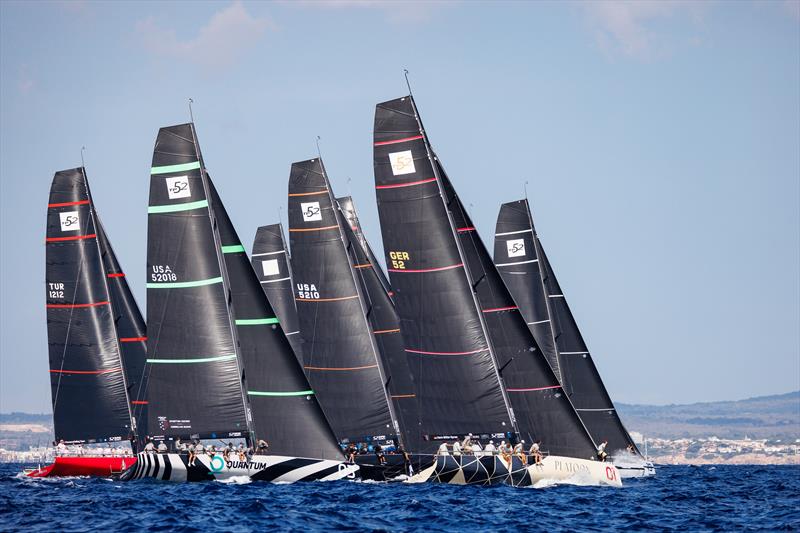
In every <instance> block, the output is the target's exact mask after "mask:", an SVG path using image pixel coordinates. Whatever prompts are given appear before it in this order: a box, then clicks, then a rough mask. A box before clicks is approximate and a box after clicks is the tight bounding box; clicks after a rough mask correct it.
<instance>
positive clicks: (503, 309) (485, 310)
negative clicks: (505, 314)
mask: <svg viewBox="0 0 800 533" xmlns="http://www.w3.org/2000/svg"><path fill="white" fill-rule="evenodd" d="M515 309H519V307H517V306H516V305H511V306H509V307H495V308H493V309H484V310H483V312H484V313H496V312H497V311H514V310H515Z"/></svg>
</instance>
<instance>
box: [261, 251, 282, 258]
mask: <svg viewBox="0 0 800 533" xmlns="http://www.w3.org/2000/svg"><path fill="white" fill-rule="evenodd" d="M285 253H286V250H278V251H277V252H264V253H260V254H253V257H261V256H262V255H276V254H285Z"/></svg>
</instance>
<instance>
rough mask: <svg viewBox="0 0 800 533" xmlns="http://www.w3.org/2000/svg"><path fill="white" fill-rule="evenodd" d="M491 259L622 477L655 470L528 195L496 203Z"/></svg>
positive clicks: (595, 437) (575, 404)
mask: <svg viewBox="0 0 800 533" xmlns="http://www.w3.org/2000/svg"><path fill="white" fill-rule="evenodd" d="M494 261H495V264H496V266H497V269H498V270H499V272H500V275H501V276H502V277H503V280H504V281H505V283H506V286H507V287H508V289H509V291H510V292H511V295H512V296H513V298H514V301H515V302H516V305H517V306H518V307H519V310H520V312H521V313H522V316H523V317H524V319H525V321H526V323H527V325H528V327H529V328H530V331H531V333H532V334H533V335H534V337H535V338H536V341H537V342H538V344H539V346H540V347H541V348H542V351H543V352H544V355H545V357H546V358H547V360H548V362H549V363H550V366H551V367H552V369H553V371H554V373H555V374H556V376H557V377H558V379H559V382H560V383H561V384H562V385H563V387H564V391H565V392H566V393H567V395H568V396H569V397H570V400H571V401H572V403H573V405H574V406H575V410H576V411H577V413H578V415H579V416H580V417H581V420H582V421H583V423H584V424H585V425H586V428H587V429H588V430H589V433H590V434H591V435H592V437H593V438H594V440H595V442H603V441H607V442H608V445H607V450H608V453H609V455H610V456H611V457H612V458H613V460H614V463H615V464H616V466H617V468H618V469H619V471H620V475H621V476H622V477H623V478H626V477H644V476H650V475H654V474H655V469H654V468H653V465H652V463H649V462H648V461H646V460H645V458H644V457H643V456H642V454H641V452H639V450H638V448H637V447H636V443H635V442H634V441H633V439H632V438H631V436H630V434H629V433H628V431H627V430H626V429H625V426H624V425H623V424H622V421H621V420H620V418H619V415H618V414H617V411H616V409H615V408H614V403H613V402H612V401H611V397H610V396H609V394H608V391H607V390H606V388H605V385H604V384H603V380H602V379H601V378H600V373H599V372H598V371H597V367H596V366H595V364H594V361H593V360H592V356H591V354H590V353H589V349H588V348H587V346H586V343H585V342H584V340H583V336H582V335H581V332H580V330H579V329H578V325H577V322H576V321H575V318H574V316H573V315H572V312H571V310H570V308H569V305H568V304H567V300H566V297H565V296H564V292H563V291H562V290H561V287H560V286H559V284H558V280H557V279H556V276H555V274H554V272H553V269H552V266H551V265H550V262H549V261H548V259H547V255H546V254H545V251H544V248H543V247H542V243H541V241H540V239H539V236H538V235H537V233H536V228H535V227H534V224H533V216H532V215H531V209H530V204H529V203H528V200H527V199H524V200H517V201H515V202H509V203H505V204H503V205H502V206H501V208H500V213H499V214H498V217H497V227H496V232H495V248H494Z"/></svg>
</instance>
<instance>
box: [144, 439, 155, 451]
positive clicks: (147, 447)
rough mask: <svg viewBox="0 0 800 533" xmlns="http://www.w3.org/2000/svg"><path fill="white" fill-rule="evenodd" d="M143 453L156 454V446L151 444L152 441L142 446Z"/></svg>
mask: <svg viewBox="0 0 800 533" xmlns="http://www.w3.org/2000/svg"><path fill="white" fill-rule="evenodd" d="M144 452H145V453H155V452H156V445H155V444H153V441H151V440H150V441H147V444H145V445H144Z"/></svg>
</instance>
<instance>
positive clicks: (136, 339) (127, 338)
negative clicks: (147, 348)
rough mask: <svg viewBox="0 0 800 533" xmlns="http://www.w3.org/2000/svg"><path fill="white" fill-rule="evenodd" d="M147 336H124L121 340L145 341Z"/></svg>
mask: <svg viewBox="0 0 800 533" xmlns="http://www.w3.org/2000/svg"><path fill="white" fill-rule="evenodd" d="M146 340H147V337H122V338H121V339H120V340H119V342H143V341H146Z"/></svg>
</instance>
